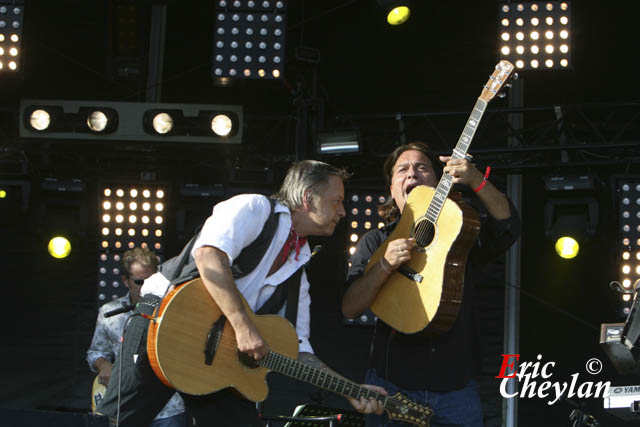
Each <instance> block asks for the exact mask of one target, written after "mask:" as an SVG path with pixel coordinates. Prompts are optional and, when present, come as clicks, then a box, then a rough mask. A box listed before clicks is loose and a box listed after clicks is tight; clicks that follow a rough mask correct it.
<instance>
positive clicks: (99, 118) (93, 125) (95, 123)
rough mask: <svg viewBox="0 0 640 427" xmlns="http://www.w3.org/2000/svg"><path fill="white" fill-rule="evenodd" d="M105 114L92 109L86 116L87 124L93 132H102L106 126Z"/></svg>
mask: <svg viewBox="0 0 640 427" xmlns="http://www.w3.org/2000/svg"><path fill="white" fill-rule="evenodd" d="M108 121H109V119H107V116H106V115H105V114H104V113H103V112H102V111H94V112H93V113H91V114H89V117H88V118H87V126H89V129H91V130H92V131H94V132H102V131H103V130H104V128H106V127H107V122H108Z"/></svg>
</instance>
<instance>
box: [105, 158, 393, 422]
mask: <svg viewBox="0 0 640 427" xmlns="http://www.w3.org/2000/svg"><path fill="white" fill-rule="evenodd" d="M346 179H348V174H347V173H346V171H344V170H342V169H337V168H335V167H333V166H331V165H329V164H327V163H323V162H319V161H313V160H304V161H301V162H298V163H295V164H294V165H292V166H291V167H290V168H289V170H288V172H287V175H286V177H285V179H284V182H283V184H282V187H281V188H280V190H279V191H278V192H277V193H276V194H275V195H274V196H273V197H272V198H268V197H265V196H262V195H258V194H241V195H238V196H235V197H232V198H230V199H228V200H226V201H224V202H221V203H218V204H217V205H216V206H214V208H213V213H212V215H211V216H210V217H209V218H208V219H207V221H206V222H205V224H204V226H203V228H202V230H201V232H200V234H199V236H198V238H197V239H196V241H195V243H194V245H193V249H192V251H191V255H192V257H193V259H194V260H195V264H196V266H197V269H198V272H199V273H200V278H201V281H202V283H203V285H204V287H205V288H206V290H207V291H208V293H209V295H210V296H211V298H213V299H214V301H215V302H216V305H217V306H218V307H219V308H220V310H221V311H222V313H223V314H224V316H225V318H226V319H227V321H228V322H229V324H230V325H231V326H232V328H233V331H234V333H235V337H236V342H237V348H238V350H239V351H240V352H243V353H245V354H247V355H248V356H250V357H251V358H253V359H255V360H260V359H262V358H263V357H265V356H266V355H267V354H268V353H269V348H268V344H267V343H266V342H265V341H264V340H263V338H262V336H261V335H260V332H259V331H258V329H257V327H256V325H255V324H254V323H253V321H252V320H251V318H250V316H249V315H248V313H247V312H246V311H245V309H244V304H243V299H244V300H246V302H247V303H248V305H249V307H250V308H251V310H253V311H255V312H260V309H261V308H263V306H265V305H267V303H269V302H270V300H272V296H273V295H274V294H276V291H277V289H278V288H281V289H282V287H283V286H284V284H285V283H287V285H286V286H288V287H289V289H291V287H293V286H295V287H294V288H293V289H297V292H296V293H295V297H297V298H292V299H291V300H293V301H292V304H289V305H291V306H292V307H294V308H295V309H296V310H295V314H294V315H293V322H292V323H295V327H296V332H297V335H298V339H299V358H298V360H299V361H301V362H302V363H305V364H308V365H311V366H313V367H316V368H320V369H326V370H328V369H329V368H327V367H326V365H324V364H323V363H322V362H321V361H320V360H319V359H318V358H317V357H316V356H315V355H314V354H313V349H312V348H311V345H310V343H309V336H310V312H309V307H310V303H311V300H310V296H309V282H308V280H307V276H306V274H305V272H304V268H303V267H304V265H305V264H306V263H307V261H309V259H310V257H311V251H310V250H309V245H308V243H307V237H308V236H330V235H331V234H333V231H334V229H335V227H336V225H337V224H338V222H339V221H340V220H341V219H342V218H343V217H344V216H345V210H344V206H343V199H344V184H343V182H344V181H345V180H346ZM271 221H275V224H276V227H275V228H274V230H273V235H272V236H271V237H270V238H269V239H268V240H266V243H267V244H266V245H263V247H262V248H261V251H258V252H259V253H260V255H259V256H255V257H254V258H255V259H254V260H253V262H249V263H247V262H245V258H246V256H243V250H244V249H246V248H248V247H251V246H252V245H253V242H254V241H256V240H259V238H260V237H261V236H263V229H266V228H267V224H269V223H271ZM240 259H243V261H242V262H240ZM239 264H242V266H239ZM238 270H244V271H242V274H234V273H236V272H237V271H238ZM169 284H170V282H169V280H167V278H165V277H164V276H163V275H162V273H157V274H155V275H153V276H151V277H150V278H149V279H147V281H145V284H144V286H143V288H142V299H141V301H140V304H139V306H140V305H145V304H146V305H149V306H153V305H157V304H158V302H159V301H160V299H161V297H162V296H163V295H164V294H165V292H166V290H167V288H168V286H169ZM295 300H297V304H296V305H297V306H296V305H293V304H295V302H294V301H295ZM287 301H290V300H289V299H287ZM276 307H278V308H276V309H275V310H274V311H273V312H276V310H277V313H278V314H279V315H281V316H283V315H284V314H285V312H286V314H287V316H286V317H287V318H289V314H290V313H289V309H291V308H292V307H285V306H280V305H276ZM148 322H149V321H148V320H147V319H145V318H143V317H134V319H133V320H132V322H131V326H130V328H129V331H131V334H130V336H131V337H133V336H134V333H135V331H136V330H137V331H138V333H137V334H135V336H140V337H143V338H142V340H144V341H142V342H141V341H138V342H135V340H133V341H134V342H127V339H128V338H129V335H125V347H128V348H134V349H135V348H140V349H142V350H141V352H142V353H143V354H138V357H137V358H136V360H135V361H134V360H133V358H131V360H129V358H127V357H125V358H123V359H119V360H118V361H117V362H116V365H118V364H119V363H122V366H123V369H122V382H121V392H122V398H121V399H120V401H121V406H120V425H121V426H123V427H127V426H139V425H145V423H148V422H149V420H150V419H151V418H152V414H153V411H155V410H157V409H159V408H161V407H162V406H163V405H164V404H165V403H166V401H167V400H168V399H169V398H170V396H171V394H172V393H173V390H171V389H169V388H168V387H166V386H164V385H163V384H162V383H160V381H159V380H158V379H157V378H155V376H154V374H153V372H152V369H151V367H150V365H149V361H148V358H147V355H146V345H145V344H146V338H145V337H146V334H144V332H145V331H146V329H147V328H148ZM140 331H143V332H142V333H140ZM123 354H125V355H126V354H127V351H123ZM132 354H133V353H132ZM112 382H113V380H112ZM367 387H369V386H367ZM371 388H373V389H374V390H376V391H378V392H380V393H383V394H385V391H384V389H382V388H380V387H375V386H371ZM132 396H134V397H135V398H132ZM182 396H183V398H184V400H185V403H186V405H187V408H189V410H190V412H191V413H192V414H193V416H194V418H196V421H197V423H198V425H219V424H216V423H217V422H218V423H219V422H220V421H221V420H223V423H224V425H228V426H235V425H242V426H247V425H249V426H256V425H263V423H262V422H261V421H260V419H259V417H258V414H257V411H256V409H255V405H254V404H253V403H252V402H249V401H247V400H244V399H241V398H239V397H238V396H237V395H236V394H233V393H232V392H230V391H229V390H228V389H225V390H222V391H220V392H216V393H213V394H211V395H208V396H191V395H186V394H182ZM351 403H352V405H354V407H356V408H357V409H358V410H359V411H362V412H368V413H370V412H376V413H382V410H383V409H382V404H381V403H380V402H378V401H375V400H372V399H369V400H367V399H364V398H362V399H360V400H351ZM99 411H100V412H101V413H104V414H107V415H110V416H112V417H113V416H115V415H116V412H117V394H116V392H115V387H110V389H108V390H107V395H106V396H105V399H104V403H103V405H102V407H101V408H99Z"/></svg>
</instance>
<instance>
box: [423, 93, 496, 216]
mask: <svg viewBox="0 0 640 427" xmlns="http://www.w3.org/2000/svg"><path fill="white" fill-rule="evenodd" d="M486 108H487V102H486V101H484V100H482V99H481V98H478V100H477V101H476V105H474V106H473V110H472V111H471V114H470V115H469V119H468V120H467V123H466V125H465V126H464V129H463V130H462V134H461V135H460V138H459V139H458V143H457V144H456V148H454V149H453V154H452V155H451V157H452V158H454V159H462V158H464V157H465V156H466V155H467V151H469V145H471V141H472V140H473V136H474V135H475V133H476V129H477V128H478V125H479V124H480V120H481V119H482V115H483V114H484V111H485V109H486ZM452 186H453V182H452V178H451V175H449V174H448V173H443V174H442V177H441V178H440V182H439V183H438V186H437V187H436V191H435V194H434V195H433V199H431V203H430V204H429V208H428V209H427V214H426V216H427V219H428V220H429V221H431V222H433V223H435V222H436V221H437V220H438V217H439V216H440V211H441V210H442V206H443V205H444V201H445V200H446V199H447V197H448V196H449V192H450V191H451V187H452Z"/></svg>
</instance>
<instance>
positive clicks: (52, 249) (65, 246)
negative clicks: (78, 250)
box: [47, 236, 71, 258]
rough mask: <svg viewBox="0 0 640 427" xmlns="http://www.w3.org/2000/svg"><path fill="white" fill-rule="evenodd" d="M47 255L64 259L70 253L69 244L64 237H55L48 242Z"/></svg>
mask: <svg viewBox="0 0 640 427" xmlns="http://www.w3.org/2000/svg"><path fill="white" fill-rule="evenodd" d="M47 249H48V250H49V254H50V255H51V256H52V257H54V258H65V257H66V256H67V255H69V253H71V242H69V240H67V238H66V237H61V236H56V237H54V238H53V239H51V240H49V246H47Z"/></svg>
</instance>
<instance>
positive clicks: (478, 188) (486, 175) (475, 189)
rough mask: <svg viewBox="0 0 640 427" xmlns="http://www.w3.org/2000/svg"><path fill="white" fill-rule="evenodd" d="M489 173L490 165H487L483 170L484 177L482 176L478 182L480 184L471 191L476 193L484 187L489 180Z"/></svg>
mask: <svg viewBox="0 0 640 427" xmlns="http://www.w3.org/2000/svg"><path fill="white" fill-rule="evenodd" d="M490 173H491V166H487V168H486V169H485V170H484V178H482V182H481V183H480V185H478V186H477V187H476V188H474V189H473V191H475V192H476V193H477V192H478V191H480V190H482V189H483V188H484V186H485V185H486V184H487V181H488V180H489V174H490Z"/></svg>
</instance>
